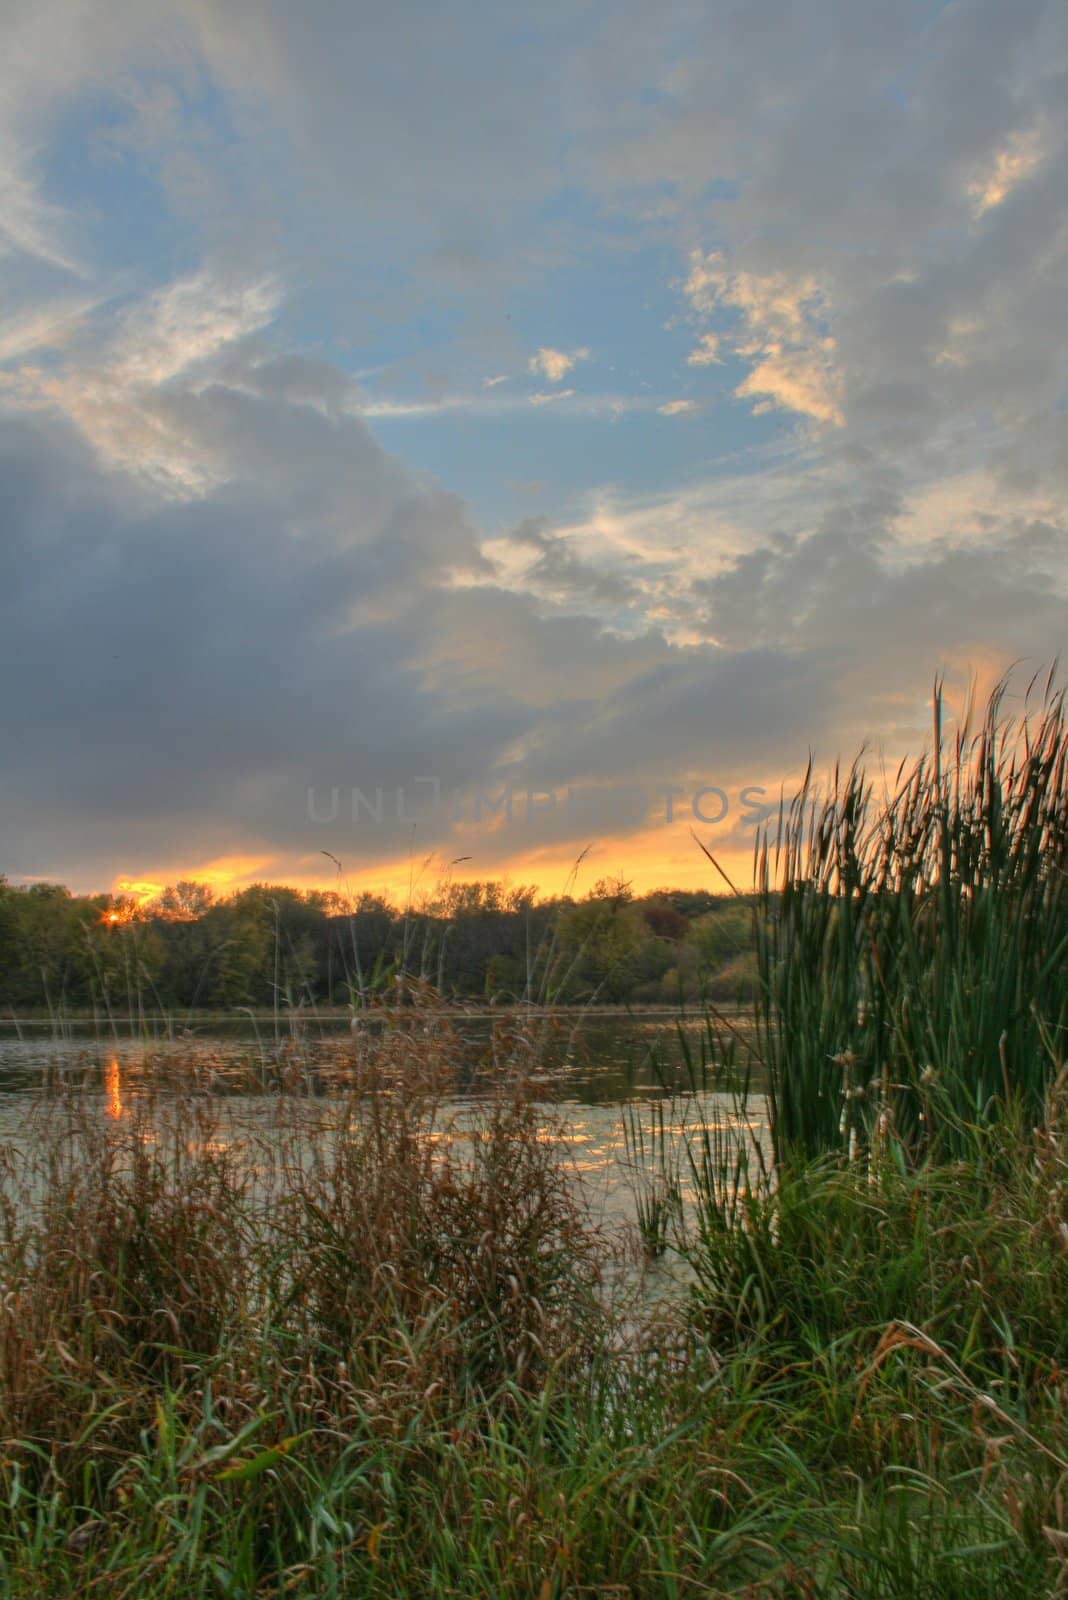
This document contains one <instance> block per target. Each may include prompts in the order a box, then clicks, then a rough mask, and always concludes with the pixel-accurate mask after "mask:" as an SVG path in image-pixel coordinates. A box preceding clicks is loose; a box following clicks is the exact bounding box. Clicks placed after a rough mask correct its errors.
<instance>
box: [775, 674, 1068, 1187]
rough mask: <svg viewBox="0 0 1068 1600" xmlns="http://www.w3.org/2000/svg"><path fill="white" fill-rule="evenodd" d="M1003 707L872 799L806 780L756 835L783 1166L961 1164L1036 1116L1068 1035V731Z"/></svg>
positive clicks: (861, 769)
mask: <svg viewBox="0 0 1068 1600" xmlns="http://www.w3.org/2000/svg"><path fill="white" fill-rule="evenodd" d="M1004 704H1005V690H1004V686H1001V687H999V688H998V689H997V690H996V691H995V692H994V694H993V695H992V697H991V699H990V701H989V703H988V705H987V706H986V709H985V713H984V714H983V716H982V717H981V719H980V722H979V725H978V727H976V728H972V727H971V726H970V725H969V720H968V719H967V718H965V720H964V722H963V724H962V726H961V728H960V730H959V731H958V732H957V734H956V736H955V738H954V739H953V740H952V741H949V740H947V738H946V736H945V733H944V728H943V699H942V691H941V688H940V687H937V686H936V693H935V722H934V739H933V743H932V747H931V749H930V750H929V751H928V752H926V753H925V754H923V755H921V756H920V757H919V758H918V759H916V760H914V761H913V762H912V763H911V764H903V765H902V767H901V768H900V769H899V770H898V773H897V775H896V778H895V779H894V781H893V783H892V784H890V785H889V786H887V787H886V788H885V789H878V788H877V786H876V783H875V781H874V780H873V779H872V778H871V777H870V776H869V774H868V771H867V769H866V768H865V766H864V765H863V763H862V762H858V763H856V764H855V765H854V766H853V767H852V768H850V769H849V771H848V772H838V771H836V773H835V775H834V780H833V784H832V787H831V790H830V792H829V793H828V794H826V795H822V796H821V795H820V794H819V793H818V792H817V790H816V787H815V784H814V781H813V778H812V774H811V771H810V773H809V775H808V777H807V778H806V780H805V783H804V785H803V786H802V788H801V791H800V792H799V794H798V795H797V796H796V797H795V798H794V800H793V801H792V803H791V804H790V805H789V806H784V807H783V808H782V810H781V811H780V814H779V817H778V820H777V823H776V824H774V825H772V827H770V828H769V829H768V830H767V831H766V833H765V834H764V836H763V838H762V839H761V840H760V842H759V845H758V851H757V860H756V871H757V883H758V888H759V905H758V913H757V918H758V946H757V955H758V964H759V976H760V982H759V993H758V1001H757V1015H756V1038H757V1051H758V1054H759V1056H760V1057H761V1059H762V1060H763V1062H764V1063H765V1065H766V1067H767V1070H768V1077H769V1093H770V1096H771V1100H772V1116H773V1124H774V1132H775V1138H776V1146H777V1151H778V1153H779V1155H780V1156H786V1154H787V1153H788V1152H795V1153H796V1152H798V1151H801V1152H804V1153H806V1154H808V1155H811V1156H814V1155H818V1154H821V1153H824V1152H827V1151H831V1150H836V1149H843V1148H845V1149H849V1148H850V1147H851V1146H852V1147H853V1148H854V1149H855V1148H856V1146H857V1144H858V1142H859V1143H863V1144H866V1145H870V1144H871V1143H872V1141H878V1140H880V1139H881V1140H892V1141H894V1142H896V1143H897V1145H898V1146H899V1148H900V1149H902V1150H903V1151H905V1152H907V1153H908V1154H909V1155H910V1156H911V1157H916V1156H918V1155H920V1154H921V1153H923V1152H924V1151H926V1150H928V1149H930V1148H932V1147H937V1149H938V1150H939V1151H941V1152H943V1153H946V1154H953V1153H957V1154H960V1153H963V1152H964V1151H965V1150H966V1149H967V1148H968V1144H969V1134H968V1129H969V1128H970V1127H971V1126H972V1124H974V1123H975V1122H976V1121H980V1122H982V1121H985V1120H988V1119H989V1118H991V1117H992V1116H995V1115H998V1114H1000V1112H1002V1111H1004V1109H1005V1108H1006V1107H1007V1106H1008V1105H1009V1104H1016V1105H1018V1106H1019V1107H1020V1109H1021V1112H1022V1114H1023V1115H1024V1117H1025V1119H1026V1118H1027V1117H1032V1118H1033V1117H1034V1116H1035V1115H1037V1113H1038V1111H1039V1109H1040V1107H1041V1104H1042V1100H1043V1096H1044V1094H1045V1092H1046V1090H1047V1088H1048V1085H1049V1082H1050V1080H1051V1077H1052V1076H1053V1075H1055V1073H1056V1070H1057V1068H1058V1066H1059V1064H1060V1062H1061V1060H1062V1059H1063V1058H1064V1055H1065V1051H1066V1034H1065V1029H1066V1026H1068V726H1066V720H1065V703H1064V696H1063V692H1055V691H1054V690H1053V688H1052V686H1051V684H1050V683H1049V682H1047V684H1046V687H1045V692H1044V694H1043V695H1042V697H1041V699H1040V701H1039V703H1038V704H1037V706H1035V707H1032V708H1025V711H1024V714H1023V716H1022V717H1020V718H1015V719H1014V718H1011V717H1008V716H1006V714H1005V712H1004Z"/></svg>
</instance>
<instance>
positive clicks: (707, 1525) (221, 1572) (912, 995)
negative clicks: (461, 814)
mask: <svg viewBox="0 0 1068 1600" xmlns="http://www.w3.org/2000/svg"><path fill="white" fill-rule="evenodd" d="M1017 733H1019V730H1017ZM1064 733H1065V730H1064V725H1063V720H1062V710H1061V706H1060V703H1059V702H1058V701H1050V700H1048V699H1047V701H1046V702H1045V704H1044V708H1043V710H1042V712H1041V714H1040V720H1039V723H1038V726H1037V727H1031V728H1030V729H1029V730H1024V734H1023V740H1022V742H1020V740H1019V739H1018V738H1017V739H1016V740H1015V742H1014V740H1013V739H1010V738H1009V736H1008V734H1007V733H1006V730H1005V728H1004V727H1003V725H1002V724H1000V723H999V722H998V720H997V706H996V703H995V706H994V707H993V708H992V710H991V712H990V713H989V714H988V717H987V720H986V722H985V724H984V727H983V730H982V731H981V732H980V733H979V734H978V735H977V737H976V741H975V742H973V743H971V744H969V743H968V742H967V741H962V742H961V743H959V744H958V746H957V756H956V757H955V760H954V762H953V763H950V764H948V765H947V763H946V762H945V760H944V758H943V756H942V755H941V754H939V755H937V756H936V757H933V758H929V759H925V760H924V761H922V762H921V763H919V764H918V765H917V767H916V768H915V769H913V770H912V772H911V774H909V775H906V776H905V777H904V778H903V779H902V785H903V786H901V787H899V789H898V790H897V791H896V798H895V797H893V796H892V797H891V799H892V804H891V807H890V810H889V812H888V814H887V815H885V816H884V815H883V814H882V813H881V812H879V811H876V810H870V811H867V810H865V807H867V806H869V804H870V795H869V791H868V789H867V786H866V783H865V781H864V780H863V777H862V774H861V773H860V771H859V769H855V771H854V773H853V774H852V775H851V776H850V778H849V780H848V781H847V782H846V783H845V785H844V786H843V787H842V788H840V789H839V790H838V791H836V793H835V794H834V795H833V796H832V797H831V799H830V800H829V801H827V802H826V803H825V805H824V806H823V809H822V810H818V811H817V812H816V813H815V820H814V821H813V822H812V823H811V831H810V832H807V833H804V834H803V833H802V832H801V831H799V830H800V829H801V822H800V816H801V812H800V810H795V811H793V812H790V813H789V815H788V817H787V819H786V822H785V824H784V827H785V832H784V836H783V838H781V839H780V841H779V856H778V861H779V866H780V869H781V876H780V878H779V879H778V880H777V882H776V883H775V884H774V886H773V885H772V880H771V877H770V872H771V863H772V861H773V859H774V856H773V852H771V851H770V848H767V849H766V850H765V854H764V856H763V857H762V860H763V862H764V870H765V874H766V882H765V891H764V897H763V904H762V906H761V907H760V918H761V928H762V934H761V939H762V945H761V954H760V960H761V974H760V992H759V996H758V1000H757V1002H756V1004H757V1007H758V1016H757V1023H758V1038H757V1048H758V1050H759V1051H760V1052H762V1053H763V1057H764V1062H765V1065H766V1067H767V1070H768V1071H769V1073H770V1086H771V1114H772V1124H773V1125H772V1141H771V1148H770V1150H768V1149H767V1148H766V1146H765V1145H764V1144H762V1143H761V1142H760V1141H759V1140H758V1139H757V1137H756V1136H755V1134H754V1135H753V1136H752V1137H746V1135H745V1132H744V1130H745V1127H746V1097H747V1092H748V1087H749V1083H748V1079H747V1076H746V1074H745V1073H744V1072H738V1073H736V1074H734V1076H733V1077H731V1078H730V1081H731V1082H733V1083H734V1084H735V1085H736V1094H737V1104H736V1106H735V1114H734V1116H733V1117H732V1118H722V1119H721V1120H720V1121H719V1122H718V1123H717V1122H716V1121H715V1120H714V1119H712V1118H711V1117H710V1116H709V1115H708V1114H707V1108H708V1104H709V1102H708V1101H707V1100H705V1099H703V1098H700V1096H701V1089H702V1084H703V1082H704V1077H703V1074H704V1070H705V1068H706V1067H707V1065H708V1063H707V1062H706V1060H705V1057H704V1056H703V1055H702V1057H701V1060H700V1061H698V1060H695V1059H692V1058H690V1059H689V1065H690V1073H691V1078H692V1083H693V1090H692V1094H693V1096H694V1097H695V1098H693V1099H692V1100H691V1101H690V1102H689V1104H686V1103H681V1104H677V1103H672V1102H670V1101H666V1100H662V1101H661V1102H659V1104H654V1105H651V1106H649V1107H646V1108H645V1109H643V1110H639V1109H635V1110H634V1112H633V1114H632V1115H631V1116H630V1118H629V1121H628V1122H627V1123H626V1134H625V1137H626V1156H627V1159H628V1160H629V1161H630V1162H631V1164H632V1166H633V1169H634V1171H635V1174H636V1183H637V1196H636V1208H635V1209H636V1218H637V1220H636V1225H635V1232H636V1234H637V1245H638V1247H639V1248H638V1250H637V1251H636V1252H635V1253H636V1254H638V1255H640V1254H642V1253H644V1255H645V1257H646V1258H647V1259H648V1260H649V1261H651V1262H655V1259H656V1258H657V1257H659V1256H662V1255H664V1254H666V1253H668V1252H669V1251H672V1250H674V1251H675V1252H677V1253H679V1254H680V1255H681V1256H682V1258H683V1265H684V1268H685V1273H686V1274H687V1275H688V1276H687V1279H686V1284H685V1287H684V1289H682V1290H681V1291H679V1292H677V1293H676V1294H675V1295H674V1297H672V1298H669V1299H668V1300H667V1301H666V1302H664V1303H661V1304H656V1303H654V1302H653V1301H652V1300H651V1298H650V1297H648V1296H645V1297H642V1296H641V1295H636V1294H635V1293H634V1290H633V1284H632V1283H631V1284H630V1285H629V1286H628V1284H627V1280H626V1279H624V1278H621V1275H620V1272H619V1262H618V1259H617V1254H616V1252H617V1251H618V1248H619V1241H616V1240H613V1239H612V1238H611V1237H610V1236H608V1235H607V1234H606V1233H605V1232H604V1230H603V1229H600V1228H598V1227H597V1226H595V1225H594V1223H593V1222H592V1220H591V1217H590V1214H589V1210H588V1208H587V1205H586V1202H585V1198H584V1195H583V1191H582V1189H581V1186H580V1185H578V1184H577V1183H576V1180H575V1178H574V1175H573V1174H572V1173H570V1172H568V1171H567V1170H566V1169H565V1168H564V1166H563V1164H562V1162H561V1159H560V1154H559V1147H558V1142H557V1138H556V1135H557V1134H558V1133H559V1131H560V1130H559V1129H554V1127H553V1124H552V1119H551V1118H549V1117H548V1116H547V1114H546V1111H545V1108H544V1107H542V1106H539V1105H538V1104H536V1103H535V1102H534V1101H533V1100H532V1098H531V1094H532V1092H533V1091H532V1081H533V1080H532V1073H531V1069H532V1068H535V1067H536V1066H537V1050H538V1046H537V1037H539V1036H540V1030H527V1029H525V1028H524V1026H523V1025H522V1024H521V1022H516V1020H515V1019H505V1020H504V1021H502V1022H501V1024H500V1025H499V1028H498V1029H497V1030H495V1032H494V1035H493V1038H492V1039H491V1040H490V1041H489V1042H488V1043H487V1044H486V1045H485V1046H484V1047H483V1057H482V1059H481V1060H480V1061H479V1062H475V1063H472V1060H471V1050H472V1046H471V1043H470V1041H469V1040H467V1041H465V1040H464V1039H462V1038H461V1037H460V1035H459V1034H458V1033H457V1032H456V1029H455V1023H454V1019H453V1017H452V1015H451V1014H450V1013H449V1012H448V1010H447V1009H446V1008H443V1007H441V1006H440V1005H438V1004H437V1003H436V1002H435V999H434V996H433V994H432V992H431V991H430V990H428V989H425V988H424V989H421V990H419V991H418V992H417V993H416V994H415V995H414V997H413V1002H414V1003H413V1004H411V1005H408V1006H405V1007H403V1008H396V1009H395V1011H394V1012H392V1013H390V1014H388V1015H387V1014H383V1016H382V1019H381V1024H380V1025H376V1026H375V1027H373V1028H368V1029H361V1030H359V1031H358V1032H357V1034H356V1036H355V1037H354V1038H353V1039H352V1040H351V1041H346V1042H345V1043H344V1045H343V1046H339V1049H341V1050H343V1051H344V1052H346V1053H347V1054H346V1073H345V1078H346V1091H345V1093H344V1094H339V1093H337V1092H331V1093H328V1094H324V1095H318V1094H314V1093H309V1092H307V1090H308V1085H307V1084H306V1083H305V1082H304V1076H305V1075H304V1074H298V1075H297V1078H296V1079H295V1080H294V1082H293V1084H288V1083H287V1082H284V1081H282V1080H281V1079H280V1080H279V1083H278V1084H277V1085H276V1086H275V1087H276V1090H277V1092H275V1093H272V1094H265V1095H264V1096H263V1098H262V1101H261V1102H259V1103H260V1104H261V1106H262V1115H261V1116H259V1118H258V1119H257V1118H252V1119H251V1120H249V1119H248V1118H246V1120H245V1121H244V1122H238V1121H236V1120H235V1117H234V1114H233V1112H232V1108H231V1105H230V1102H228V1101H227V1100H226V1099H225V1098H221V1097H219V1096H209V1095H202V1096H199V1097H198V1096H196V1095H194V1094H190V1093H186V1092H182V1091H181V1090H180V1089H176V1087H175V1084H174V1082H173V1079H172V1080H167V1081H162V1082H161V1083H160V1085H159V1087H158V1090H155V1091H154V1090H153V1089H152V1087H151V1085H150V1084H148V1083H146V1084H145V1085H144V1086H143V1087H142V1089H141V1092H140V1098H139V1099H137V1100H135V1102H134V1114H133V1115H132V1116H126V1117H123V1118H121V1119H119V1120H115V1121H111V1120H109V1119H108V1118H107V1116H106V1114H105V1111H106V1100H105V1105H104V1106H102V1105H101V1098H102V1097H101V1096H100V1094H99V1090H98V1089H96V1090H93V1089H90V1091H89V1092H88V1093H86V1092H85V1091H84V1090H81V1091H77V1090H76V1091H72V1092H71V1094H70V1095H69V1097H67V1098H65V1099H64V1098H61V1099H60V1100H59V1101H58V1102H57V1103H56V1104H55V1105H54V1106H53V1107H52V1108H51V1109H50V1110H49V1112H48V1114H47V1115H42V1120H41V1124H40V1126H39V1127H38V1128H37V1129H36V1130H35V1137H34V1139H33V1140H32V1141H30V1142H29V1143H28V1146H25V1147H23V1148H24V1153H23V1154H21V1155H20V1154H19V1153H18V1152H17V1151H16V1150H15V1149H14V1148H12V1149H10V1150H9V1151H8V1152H7V1153H6V1154H5V1156H4V1158H3V1170H2V1182H0V1596H10V1597H11V1600H23V1597H28V1596H55V1595H68V1594H69V1595H86V1596H95V1595H101V1596H109V1597H112V1596H114V1597H126V1596H129V1597H134V1596H136V1597H137V1600H163V1597H165V1596H166V1597H170V1596H178V1595H183V1596H185V1595H193V1596H198V1597H201V1596H202V1597H205V1600H207V1597H212V1600H214V1597H224V1596H225V1597H231V1600H252V1597H254V1596H256V1597H258V1596H271V1597H278V1600H281V1597H283V1596H298V1597H300V1596H307V1597H311V1596H316V1597H318V1596H357V1595H358V1596H361V1597H362V1596H371V1597H376V1600H377V1597H381V1600H387V1597H401V1596H411V1595H431V1596H438V1595H441V1596H449V1597H453V1596H456V1597H471V1600H474V1597H482V1596H502V1597H506V1600H512V1597H514V1600H531V1597H534V1600H579V1597H589V1596H600V1597H604V1600H682V1597H691V1596H693V1597H727V1596H731V1597H738V1600H743V1597H744V1600H929V1597H931V1596H934V1595H938V1596H947V1597H950V1600H956V1597H959V1600H976V1597H979V1600H983V1597H990V1600H995V1597H996V1600H1025V1597H1026V1600H1033V1597H1035V1596H1043V1595H1048V1596H1054V1595H1058V1594H1064V1593H1068V1532H1066V1524H1065V1497H1066V1495H1068V1421H1066V1419H1068V1318H1066V1315H1065V1307H1066V1306H1068V1152H1066V1145H1065V1137H1066V1123H1068V1115H1066V1111H1068V1077H1066V1074H1065V1070H1064V1068H1063V1066H1062V1058H1063V1049H1062V1047H1061V1041H1062V1039H1063V1031H1062V1030H1063V1027H1064V1020H1065V1019H1064V1014H1063V1008H1064V1005H1065V985H1064V982H1063V977H1064V961H1063V959H1062V957H1063V945H1062V944H1061V943H1059V942H1058V941H1059V940H1060V938H1061V921H1060V919H1061V917H1062V914H1063V902H1062V889H1061V885H1060V881H1059V878H1058V873H1060V872H1061V866H1060V863H1061V861H1062V859H1063V849H1062V846H1063V843H1064V837H1063V833H1058V832H1057V830H1058V829H1063V827H1064V820H1065V819H1064V812H1063V811H1062V809H1061V804H1062V800H1061V797H1062V792H1063V781H1064V779H1063V774H1064V761H1063V755H1064ZM1021 751H1022V752H1023V754H1022V755H1021V753H1020V752H1021ZM966 755H967V759H965V756H966ZM866 797H867V798H866ZM805 827H806V828H808V827H809V823H808V822H806V823H805ZM791 830H793V831H791ZM947 830H948V838H947ZM1014 930H1015V931H1014ZM686 1038H687V1036H686V1035H685V1034H683V1035H682V1039H683V1045H684V1049H690V1048H691V1047H690V1046H689V1045H688V1044H687V1043H686ZM744 1044H745V1040H744V1037H743V1036H742V1035H736V1036H735V1046H736V1047H737V1050H736V1053H737V1054H739V1055H741V1054H742V1052H743V1049H744ZM921 1046H922V1048H921ZM706 1047H707V1049H708V1051H713V1050H714V1053H715V1056H716V1060H717V1064H718V1065H719V1067H720V1068H721V1069H722V1068H724V1066H725V1067H726V1068H728V1069H729V1068H731V1067H732V1065H733V1063H732V1050H731V1049H728V1048H727V1044H726V1042H725V1041H721V1040H718V1039H717V1036H716V1033H715V1028H714V1024H713V1019H711V1018H710V1019H709V1027H708V1033H707V1040H706ZM458 1076H459V1078H460V1080H461V1081H462V1082H463V1083H464V1084H465V1085H468V1086H469V1085H470V1084H472V1083H474V1084H476V1085H478V1086H479V1088H480V1090H481V1096H480V1099H479V1100H478V1102H477V1110H475V1111H469V1112H468V1113H466V1114H465V1117H464V1119H463V1121H462V1122H461V1121H458V1120H457V1119H456V1118H455V1117H454V1116H453V1115H452V1114H451V1113H450V1111H449V1105H450V1098H449V1097H450V1095H451V1094H452V1092H453V1090H454V1087H455V1085H456V1083H457V1081H458ZM858 1088H859V1089H862V1090H863V1093H862V1094H857V1093H855V1092H854V1091H855V1090H856V1089H858ZM717 1104H720V1105H721V1104H722V1102H717ZM691 1111H692V1113H693V1114H692V1115H690V1112H691ZM728 1124H729V1125H728ZM679 1126H681V1127H682V1128H683V1129H684V1132H683V1135H682V1138H681V1142H680V1141H679V1139H678V1137H677V1136H676V1135H674V1134H672V1132H671V1130H672V1129H676V1128H678V1127H679ZM686 1130H688V1131H686ZM739 1130H741V1131H739ZM652 1270H655V1269H652Z"/></svg>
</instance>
